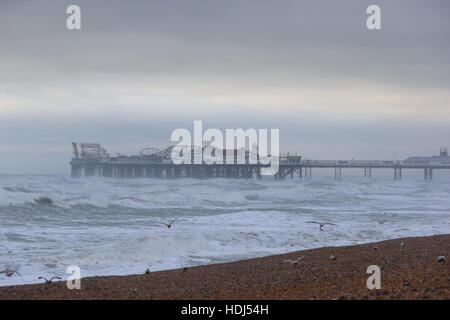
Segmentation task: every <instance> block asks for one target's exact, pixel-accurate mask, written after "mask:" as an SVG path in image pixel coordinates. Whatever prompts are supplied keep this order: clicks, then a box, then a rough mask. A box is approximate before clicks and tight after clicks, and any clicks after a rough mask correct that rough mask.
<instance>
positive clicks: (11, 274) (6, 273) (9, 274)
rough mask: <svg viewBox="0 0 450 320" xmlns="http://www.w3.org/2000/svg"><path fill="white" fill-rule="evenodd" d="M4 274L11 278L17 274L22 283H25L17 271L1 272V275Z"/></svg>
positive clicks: (7, 270)
mask: <svg viewBox="0 0 450 320" xmlns="http://www.w3.org/2000/svg"><path fill="white" fill-rule="evenodd" d="M2 273H4V274H5V275H6V276H7V277H11V276H13V275H14V273H15V274H17V275H18V276H19V277H20V279H22V281H23V278H22V276H21V275H20V273H19V272H18V271H16V270H12V269H5V270H0V274H2Z"/></svg>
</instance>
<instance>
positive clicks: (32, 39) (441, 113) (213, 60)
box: [0, 0, 450, 173]
mask: <svg viewBox="0 0 450 320" xmlns="http://www.w3.org/2000/svg"><path fill="white" fill-rule="evenodd" d="M71 4H77V5H79V6H80V7H81V11H82V16H81V20H82V22H81V23H82V24H81V27H82V29H81V30H68V29H67V28H66V19H67V17H68V14H66V8H67V6H69V5H71ZM371 4H377V5H379V6H380V7H381V24H382V30H368V29H367V27H366V19H367V16H368V15H367V14H366V8H367V7H368V6H369V5H371ZM449 13H450V1H448V0H431V1H425V0H422V1H418V0H403V1H401V0H396V1H380V0H371V1H366V0H342V1H336V0H315V1H312V0H311V1H300V0H270V1H269V0H220V1H217V0H178V1H174V0H158V1H153V0H142V1H136V0H134V1H120V0H95V1H92V0H79V1H75V0H70V1H65V0H53V1H50V0H40V1H33V0H29V1H25V0H1V1H0V43H1V45H0V152H1V157H0V173H68V172H69V161H70V157H71V142H72V141H78V142H101V143H102V144H103V145H104V146H105V147H106V149H108V151H110V153H112V154H115V153H116V152H121V153H128V154H132V153H137V152H138V151H139V150H140V149H141V148H142V147H148V146H156V147H161V146H166V145H169V144H171V142H170V134H171V132H172V131H173V130H174V129H176V128H187V129H190V130H192V126H193V121H194V120H203V122H204V127H205V128H211V127H215V128H219V129H225V128H240V127H241V128H269V129H270V128H279V129H280V143H281V150H282V151H291V152H298V153H300V154H302V155H303V156H304V157H307V158H310V159H312V158H316V159H351V158H354V159H397V160H399V159H404V158H406V157H408V156H410V155H431V154H436V153H437V152H438V151H439V147H440V146H450V120H449V119H450V103H449V101H450V100H449V98H450V90H449V88H450V61H449V56H450V55H449V52H450V19H449Z"/></svg>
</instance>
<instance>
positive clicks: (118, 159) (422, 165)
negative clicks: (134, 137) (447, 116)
mask: <svg viewBox="0 0 450 320" xmlns="http://www.w3.org/2000/svg"><path fill="white" fill-rule="evenodd" d="M73 146H74V156H73V158H72V160H71V162H70V164H71V167H72V177H74V178H76V177H82V176H84V177H92V176H100V177H120V178H144V177H148V178H168V179H169V178H183V177H186V178H198V179H208V178H235V179H252V178H256V179H261V178H262V175H261V169H262V168H264V167H269V166H270V165H264V164H260V163H256V164H254V163H250V161H249V156H248V152H247V153H245V157H244V158H239V157H238V155H237V152H235V155H234V159H233V163H232V164H228V163H224V164H206V163H201V164H194V163H193V160H192V163H182V164H174V163H173V162H172V160H171V158H170V155H171V152H172V148H173V147H167V148H165V149H163V150H158V149H156V148H145V149H143V150H141V153H140V154H139V155H136V156H123V155H118V156H115V157H110V156H109V155H108V154H107V153H106V150H105V149H103V148H102V147H101V145H100V144H80V147H81V152H79V151H78V146H77V144H76V143H73ZM441 156H442V151H441ZM445 156H447V155H446V150H445ZM447 157H448V156H447ZM448 158H450V157H448ZM277 160H278V162H279V165H278V167H279V169H278V172H277V173H276V174H274V175H273V177H274V178H275V179H286V178H290V179H294V178H295V177H297V178H300V179H311V178H312V173H313V169H321V168H328V169H334V173H335V175H334V178H335V179H336V180H341V179H342V169H347V168H351V169H355V168H359V169H362V172H363V174H364V176H365V177H367V178H371V177H372V169H391V170H393V177H394V179H395V180H401V179H402V174H403V171H404V170H408V169H422V170H424V179H425V180H432V179H433V170H435V169H450V160H449V162H433V161H425V160H421V161H392V160H304V159H302V158H301V157H300V156H297V155H293V154H285V155H280V156H279V157H278V158H277ZM224 162H226V161H225V159H224Z"/></svg>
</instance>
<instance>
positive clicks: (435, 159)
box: [404, 147, 450, 165]
mask: <svg viewBox="0 0 450 320" xmlns="http://www.w3.org/2000/svg"><path fill="white" fill-rule="evenodd" d="M404 163H406V164H428V165H433V164H436V165H443V164H445V165H449V164H450V157H449V156H448V151H447V148H445V147H442V148H441V150H440V152H439V155H438V156H431V157H417V156H416V157H409V158H408V159H406V160H405V161H404Z"/></svg>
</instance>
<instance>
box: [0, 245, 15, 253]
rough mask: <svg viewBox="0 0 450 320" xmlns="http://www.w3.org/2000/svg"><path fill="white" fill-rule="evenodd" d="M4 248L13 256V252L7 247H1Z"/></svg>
mask: <svg viewBox="0 0 450 320" xmlns="http://www.w3.org/2000/svg"><path fill="white" fill-rule="evenodd" d="M1 247H2V248H5V250H6V251H7V252H8V254H11V253H12V252H13V251H12V250H11V249H9V248H7V247H5V246H3V245H2V246H1Z"/></svg>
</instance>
